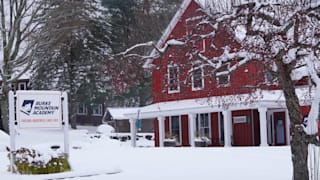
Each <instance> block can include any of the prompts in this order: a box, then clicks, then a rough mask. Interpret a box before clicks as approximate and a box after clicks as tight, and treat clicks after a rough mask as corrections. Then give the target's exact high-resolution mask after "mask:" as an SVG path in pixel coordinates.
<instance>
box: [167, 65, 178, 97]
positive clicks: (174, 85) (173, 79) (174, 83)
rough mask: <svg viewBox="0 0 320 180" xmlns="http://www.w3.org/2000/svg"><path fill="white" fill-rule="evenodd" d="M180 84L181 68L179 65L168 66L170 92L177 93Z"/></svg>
mask: <svg viewBox="0 0 320 180" xmlns="http://www.w3.org/2000/svg"><path fill="white" fill-rule="evenodd" d="M179 91H180V86H179V68H178V66H177V65H169V66H168V93H177V92H179Z"/></svg>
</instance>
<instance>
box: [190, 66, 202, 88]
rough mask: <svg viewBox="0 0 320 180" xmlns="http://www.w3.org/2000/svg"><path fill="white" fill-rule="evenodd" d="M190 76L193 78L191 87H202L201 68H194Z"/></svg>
mask: <svg viewBox="0 0 320 180" xmlns="http://www.w3.org/2000/svg"><path fill="white" fill-rule="evenodd" d="M192 78H193V88H203V83H202V69H201V68H199V69H195V70H194V71H193V72H192Z"/></svg>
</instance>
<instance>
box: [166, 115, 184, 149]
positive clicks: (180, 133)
mask: <svg viewBox="0 0 320 180" xmlns="http://www.w3.org/2000/svg"><path fill="white" fill-rule="evenodd" d="M178 117H179V139H180V142H178V143H179V144H178V145H181V144H182V129H181V116H178ZM171 118H172V116H170V117H169V127H170V135H171V134H172V126H171Z"/></svg>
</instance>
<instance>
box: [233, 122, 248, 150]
mask: <svg viewBox="0 0 320 180" xmlns="http://www.w3.org/2000/svg"><path fill="white" fill-rule="evenodd" d="M232 129H233V142H232V145H234V146H252V145H253V142H252V121H251V118H250V117H248V116H237V117H233V127H232Z"/></svg>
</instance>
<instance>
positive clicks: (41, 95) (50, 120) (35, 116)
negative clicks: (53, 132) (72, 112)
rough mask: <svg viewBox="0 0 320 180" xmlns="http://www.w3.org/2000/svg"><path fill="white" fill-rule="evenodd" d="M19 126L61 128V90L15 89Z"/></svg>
mask: <svg viewBox="0 0 320 180" xmlns="http://www.w3.org/2000/svg"><path fill="white" fill-rule="evenodd" d="M16 97H17V99H16V108H17V109H16V114H17V123H18V124H17V125H18V127H19V128H62V109H61V108H62V107H61V92H59V91H17V92H16Z"/></svg>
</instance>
